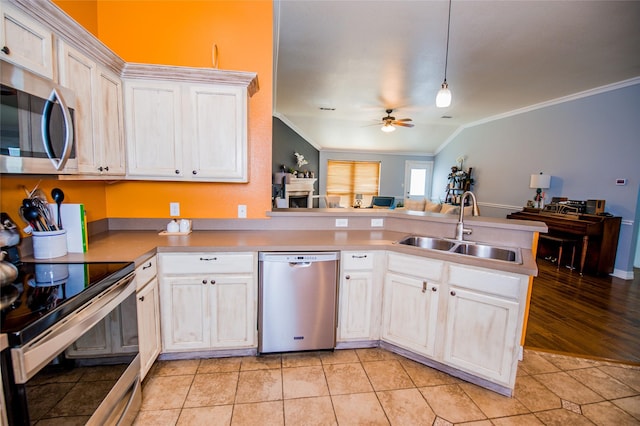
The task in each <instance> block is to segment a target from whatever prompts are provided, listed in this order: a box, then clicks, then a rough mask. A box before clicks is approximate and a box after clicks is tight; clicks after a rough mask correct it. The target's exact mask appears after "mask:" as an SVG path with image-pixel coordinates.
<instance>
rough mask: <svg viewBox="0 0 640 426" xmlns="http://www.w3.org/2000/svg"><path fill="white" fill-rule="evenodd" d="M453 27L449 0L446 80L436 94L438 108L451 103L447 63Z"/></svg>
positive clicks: (445, 61)
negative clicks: (450, 31) (450, 33)
mask: <svg viewBox="0 0 640 426" xmlns="http://www.w3.org/2000/svg"><path fill="white" fill-rule="evenodd" d="M450 28H451V0H449V20H448V22H447V51H446V54H445V57H444V82H443V83H442V87H441V88H440V90H438V95H437V96H436V106H437V107H438V108H446V107H448V106H450V105H451V90H449V85H448V84H447V64H448V61H449V30H450Z"/></svg>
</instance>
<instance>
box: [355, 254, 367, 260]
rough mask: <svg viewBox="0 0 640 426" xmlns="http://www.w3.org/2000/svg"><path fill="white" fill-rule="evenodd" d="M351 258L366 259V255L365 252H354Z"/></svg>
mask: <svg viewBox="0 0 640 426" xmlns="http://www.w3.org/2000/svg"><path fill="white" fill-rule="evenodd" d="M351 258H352V259H366V258H367V255H366V254H361V255H356V254H354V255H351Z"/></svg>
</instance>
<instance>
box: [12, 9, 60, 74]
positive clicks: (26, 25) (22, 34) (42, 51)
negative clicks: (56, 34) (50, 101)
mask: <svg viewBox="0 0 640 426" xmlns="http://www.w3.org/2000/svg"><path fill="white" fill-rule="evenodd" d="M0 14H1V17H2V19H1V23H0V25H1V27H0V58H1V59H3V60H5V61H7V62H11V63H13V64H16V65H18V66H20V67H23V68H26V69H28V70H29V71H32V72H34V73H36V74H39V75H41V76H43V77H47V78H49V79H53V33H52V31H51V30H49V29H48V28H46V27H45V26H43V25H41V24H39V23H38V22H37V21H35V20H34V19H33V18H31V17H29V16H27V15H26V14H24V13H23V12H21V11H19V10H17V9H16V8H15V7H13V6H11V5H10V4H9V3H8V2H6V1H0Z"/></svg>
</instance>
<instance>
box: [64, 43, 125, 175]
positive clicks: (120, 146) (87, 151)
mask: <svg viewBox="0 0 640 426" xmlns="http://www.w3.org/2000/svg"><path fill="white" fill-rule="evenodd" d="M58 46H59V48H58V61H59V63H58V70H59V80H60V84H61V85H63V86H65V87H68V88H70V89H72V90H73V91H74V92H75V94H76V109H75V119H74V121H75V138H76V155H77V159H78V172H79V173H80V174H85V175H87V174H88V175H104V176H124V174H125V172H126V168H125V156H124V124H123V120H124V116H123V108H122V83H121V81H120V77H118V76H117V75H115V74H113V73H111V72H109V71H107V70H106V69H104V68H103V67H102V66H100V65H98V64H97V63H96V62H95V61H94V60H92V59H90V58H88V57H87V56H85V55H83V54H82V53H81V52H79V51H78V50H76V49H74V48H73V47H71V46H69V45H67V44H66V43H64V42H62V41H60V42H59V43H58Z"/></svg>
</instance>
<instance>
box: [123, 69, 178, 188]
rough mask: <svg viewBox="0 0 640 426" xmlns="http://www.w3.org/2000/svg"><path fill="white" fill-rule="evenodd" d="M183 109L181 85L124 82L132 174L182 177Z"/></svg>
mask: <svg viewBox="0 0 640 426" xmlns="http://www.w3.org/2000/svg"><path fill="white" fill-rule="evenodd" d="M180 108H181V101H180V86H179V85H176V84H168V83H159V82H143V81H136V82H125V115H126V117H127V127H126V135H127V144H126V145H127V168H128V170H127V172H128V174H129V175H131V176H159V177H162V176H164V177H180V176H183V174H184V173H183V170H182V136H181V132H182V127H181V124H180V122H181V113H180Z"/></svg>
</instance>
